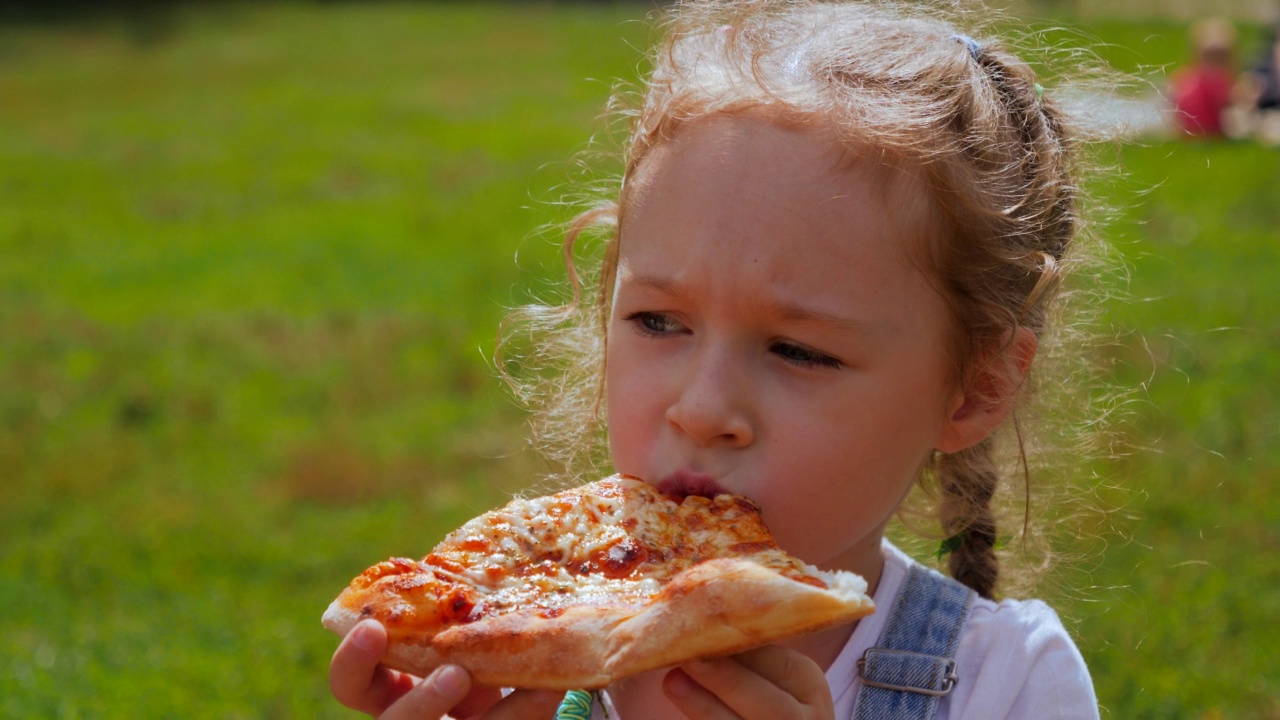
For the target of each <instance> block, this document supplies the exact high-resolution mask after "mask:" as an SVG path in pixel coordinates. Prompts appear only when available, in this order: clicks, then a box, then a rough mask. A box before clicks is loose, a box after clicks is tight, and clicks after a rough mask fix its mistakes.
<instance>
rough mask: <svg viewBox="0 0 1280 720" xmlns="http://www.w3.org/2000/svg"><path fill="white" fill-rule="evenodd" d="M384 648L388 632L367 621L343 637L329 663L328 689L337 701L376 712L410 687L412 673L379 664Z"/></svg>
mask: <svg viewBox="0 0 1280 720" xmlns="http://www.w3.org/2000/svg"><path fill="white" fill-rule="evenodd" d="M386 651H387V631H386V629H385V628H383V627H382V625H381V624H380V623H378V622H375V621H372V620H366V621H365V622H362V623H360V624H358V625H356V626H355V627H354V628H352V629H351V632H349V633H347V636H346V637H345V638H343V639H342V643H341V644H339V645H338V649H337V651H336V652H334V654H333V662H331V663H330V664H329V689H330V690H331V691H332V692H333V696H334V697H335V698H337V699H338V702H340V703H342V704H343V705H346V706H347V707H349V708H352V709H353V710H359V711H360V712H365V713H369V714H370V715H377V714H378V713H380V712H382V711H383V710H384V709H385V708H386V707H387V706H388V705H391V704H392V703H393V702H395V701H396V700H397V699H398V698H399V697H400V696H402V695H404V694H405V693H407V692H408V691H409V690H411V689H412V688H413V684H414V679H413V677H412V676H409V675H404V674H402V673H398V672H394V671H392V670H388V669H386V668H384V667H382V666H381V665H379V664H378V663H379V662H381V661H382V656H383V654H385V653H386Z"/></svg>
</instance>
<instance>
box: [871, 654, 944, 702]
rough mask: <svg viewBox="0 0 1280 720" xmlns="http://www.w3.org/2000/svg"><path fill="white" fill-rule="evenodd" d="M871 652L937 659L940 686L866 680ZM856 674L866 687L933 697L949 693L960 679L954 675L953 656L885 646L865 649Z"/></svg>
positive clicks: (935, 660)
mask: <svg viewBox="0 0 1280 720" xmlns="http://www.w3.org/2000/svg"><path fill="white" fill-rule="evenodd" d="M873 652H874V653H876V654H878V655H902V656H908V657H917V658H929V659H931V660H933V661H934V662H935V663H936V662H937V661H939V660H940V661H942V688H941V689H938V690H934V689H933V688H925V687H918V686H912V685H894V684H893V683H883V682H877V681H875V680H868V679H867V673H866V667H867V656H868V655H870V654H871V653H873ZM858 676H859V677H860V678H862V684H863V685H866V686H868V687H876V688H883V689H885V690H895V691H898V692H912V693H919V694H921V695H931V696H933V697H942V696H944V695H947V694H949V693H950V692H951V689H952V688H954V687H955V686H956V681H957V680H959V679H960V678H959V676H958V675H956V661H955V660H954V659H953V658H943V657H938V656H936V655H924V654H922V653H913V652H908V651H906V650H887V649H885V648H868V649H867V651H866V652H865V653H863V655H862V658H861V659H859V660H858Z"/></svg>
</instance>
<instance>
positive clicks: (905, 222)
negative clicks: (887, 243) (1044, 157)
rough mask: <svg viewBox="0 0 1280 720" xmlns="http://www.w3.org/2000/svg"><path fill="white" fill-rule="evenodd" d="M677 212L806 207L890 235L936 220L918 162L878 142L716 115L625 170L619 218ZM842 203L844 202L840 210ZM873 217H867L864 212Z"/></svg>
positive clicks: (748, 216) (915, 231) (812, 127)
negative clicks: (882, 147) (867, 143)
mask: <svg viewBox="0 0 1280 720" xmlns="http://www.w3.org/2000/svg"><path fill="white" fill-rule="evenodd" d="M672 205H678V206H680V208H681V209H682V210H683V211H684V214H685V215H688V214H690V213H693V214H697V213H698V210H699V206H700V205H701V209H702V210H704V211H705V213H706V214H707V217H708V220H712V221H714V220H715V219H716V218H715V214H716V213H721V214H723V215H724V216H723V217H720V218H719V221H722V222H734V221H741V222H748V221H751V220H756V221H766V222H767V221H768V219H769V217H771V216H773V215H776V214H778V213H784V214H785V213H791V214H797V213H798V214H806V213H807V214H808V216H810V220H811V221H812V222H815V223H819V222H822V221H823V220H827V221H848V220H851V219H855V220H856V218H850V217H849V215H850V212H853V213H854V214H858V213H861V215H862V216H864V217H863V219H864V220H874V221H875V222H876V223H877V224H879V225H881V226H883V227H884V229H886V230H887V231H889V232H891V233H892V234H893V235H895V236H901V237H915V238H921V239H924V238H929V237H932V236H934V235H935V234H937V233H938V232H940V231H942V229H943V228H944V227H945V220H944V216H943V214H942V212H941V209H940V208H939V206H938V203H937V201H936V198H935V197H934V195H933V193H932V192H930V190H929V189H928V185H927V184H926V182H925V181H924V180H923V179H922V177H921V172H920V170H919V168H917V167H914V166H913V165H912V164H910V163H909V162H906V161H903V160H900V159H895V158H892V157H890V156H888V155H887V154H885V153H882V152H880V151H879V150H878V149H877V148H874V147H869V146H865V145H851V144H848V143H843V142H841V141H840V140H839V138H838V136H837V134H836V133H835V132H834V131H833V130H832V129H831V128H830V127H829V126H826V125H824V124H820V123H797V122H774V121H769V120H767V119H763V118H759V117H753V116H746V117H743V116H733V115H722V116H713V117H708V118H703V119H699V120H696V121H693V122H691V123H689V124H687V125H685V126H683V127H681V128H679V130H677V132H676V133H675V134H674V136H673V137H671V138H670V139H668V140H666V141H664V142H663V143H661V144H659V145H657V146H656V147H654V148H652V149H651V150H650V152H649V153H648V155H647V156H646V157H645V158H644V159H643V160H642V161H641V162H640V163H639V164H638V166H637V167H636V168H635V169H634V171H633V172H632V173H631V175H630V176H629V177H628V178H627V179H626V183H625V185H624V188H623V194H622V202H621V208H620V213H619V222H620V225H621V230H622V233H621V234H622V235H623V237H624V245H625V236H626V235H627V232H626V231H627V226H628V224H629V220H630V219H631V216H633V215H635V214H636V213H638V212H645V213H646V214H648V215H652V214H654V211H658V214H659V215H663V216H666V215H669V214H671V213H672V208H671V207H670V206H672ZM842 211H844V212H842ZM869 212H870V213H874V215H875V217H874V218H866V217H865V216H866V215H867V214H868V213H869Z"/></svg>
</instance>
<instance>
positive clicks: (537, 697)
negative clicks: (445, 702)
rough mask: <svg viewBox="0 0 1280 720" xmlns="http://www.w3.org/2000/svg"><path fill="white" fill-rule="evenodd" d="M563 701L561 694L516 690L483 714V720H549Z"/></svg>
mask: <svg viewBox="0 0 1280 720" xmlns="http://www.w3.org/2000/svg"><path fill="white" fill-rule="evenodd" d="M563 699H564V693H563V692H552V691H550V690H516V691H515V692H513V693H511V694H510V695H508V696H506V697H504V698H502V700H501V701H500V702H499V703H498V704H497V705H494V706H493V707H492V708H491V709H490V710H489V712H487V713H485V714H484V720H551V718H553V717H554V716H555V714H556V708H558V707H559V706H560V701H561V700H563ZM464 717H465V716H464Z"/></svg>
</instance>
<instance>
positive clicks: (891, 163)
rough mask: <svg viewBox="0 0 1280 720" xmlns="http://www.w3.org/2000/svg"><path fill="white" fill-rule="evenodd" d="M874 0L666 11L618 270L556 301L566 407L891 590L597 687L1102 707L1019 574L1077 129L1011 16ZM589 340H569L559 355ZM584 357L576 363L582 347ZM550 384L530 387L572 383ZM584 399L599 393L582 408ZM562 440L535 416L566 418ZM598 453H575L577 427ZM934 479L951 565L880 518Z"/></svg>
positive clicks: (728, 704) (734, 710)
mask: <svg viewBox="0 0 1280 720" xmlns="http://www.w3.org/2000/svg"><path fill="white" fill-rule="evenodd" d="M897 12H899V9H897V8H893V7H889V6H886V7H881V6H878V5H861V4H858V5H854V4H850V5H826V4H814V5H805V4H797V3H792V2H764V1H762V2H745V1H739V2H724V3H717V2H699V3H689V4H684V5H681V6H679V7H677V8H676V9H675V10H674V11H673V17H672V19H671V25H670V33H669V37H668V40H667V42H666V44H665V46H663V47H662V48H661V49H660V51H659V52H658V53H657V54H656V55H655V69H654V70H653V73H652V75H651V77H650V78H649V79H648V83H647V90H646V92H645V94H644V96H643V98H642V101H641V102H640V104H639V107H638V109H637V110H636V111H635V113H634V116H633V119H632V132H631V135H630V139H629V142H628V145H627V149H626V169H625V172H624V176H623V178H622V184H621V189H620V192H619V194H618V197H617V198H616V201H615V202H611V203H607V204H605V205H603V206H601V207H598V208H596V209H593V210H591V211H590V212H587V213H585V214H584V215H583V216H581V217H580V219H579V222H578V223H577V224H576V226H575V227H574V229H573V230H572V231H571V233H570V235H569V237H568V239H567V243H566V245H567V251H568V255H569V257H570V258H572V249H573V244H574V242H575V240H576V239H577V236H578V235H579V233H580V232H581V231H582V230H583V229H584V228H585V227H587V226H588V225H591V224H594V223H601V224H603V225H605V226H606V227H607V228H609V230H608V231H607V235H608V237H607V239H606V242H605V249H604V255H603V259H602V263H601V267H600V269H599V273H598V275H597V282H598V285H597V287H596V290H595V293H594V299H593V300H592V301H590V302H585V301H580V298H579V297H578V293H577V275H576V273H575V272H573V266H572V262H571V263H570V276H571V278H572V279H573V280H574V283H575V288H574V289H575V297H574V300H573V302H572V303H570V304H569V305H568V306H566V307H563V308H542V309H534V310H530V311H527V312H526V313H525V315H524V316H523V317H524V319H525V320H531V321H532V322H533V323H534V325H535V326H537V327H541V328H542V329H544V330H549V331H550V332H551V333H552V334H551V339H550V340H548V341H546V342H544V343H542V344H540V345H539V346H538V350H537V351H536V352H539V353H541V354H542V358H543V359H544V360H556V361H558V362H559V364H558V365H557V367H561V368H565V367H568V368H571V369H572V368H578V369H582V370H583V371H584V373H585V377H586V379H587V381H584V379H583V378H582V377H578V376H571V377H567V378H566V377H561V378H558V379H556V380H553V381H552V382H550V383H549V385H548V386H547V387H549V388H550V390H551V392H550V395H549V397H550V404H549V406H548V408H547V412H546V413H544V415H543V417H544V418H546V420H545V421H544V422H543V423H542V425H541V429H542V430H544V431H546V432H548V433H552V434H555V433H560V437H561V438H562V439H565V438H567V439H568V440H569V441H570V442H569V443H568V445H569V447H571V448H575V449H578V450H579V452H581V448H584V447H585V448H589V447H590V445H591V441H592V438H593V437H595V436H596V433H597V431H598V430H599V428H600V426H601V425H604V427H605V429H606V430H607V437H608V449H609V453H610V458H611V464H612V466H613V468H615V469H616V470H617V471H619V472H623V473H627V474H631V475H635V476H637V477H640V478H642V479H644V480H646V481H648V482H651V483H654V484H656V485H658V486H659V487H661V488H662V489H663V490H665V491H668V492H672V493H677V494H712V493H716V492H722V491H725V492H733V493H738V494H742V495H747V496H749V497H751V498H753V499H755V500H756V501H757V502H758V503H759V505H760V506H761V508H762V509H763V512H764V518H765V521H766V522H767V523H768V525H769V526H770V528H771V529H772V530H773V532H774V534H775V535H776V537H777V539H778V541H779V543H780V544H781V546H782V547H783V548H785V549H786V550H788V551H790V552H791V553H793V554H795V555H797V556H799V557H801V558H803V559H805V560H806V561H808V562H810V563H813V564H815V565H817V566H819V567H823V568H842V569H846V570H851V571H854V572H857V573H859V574H860V575H862V576H863V577H865V578H866V579H867V581H868V584H869V586H870V587H871V588H872V592H873V593H874V597H875V600H876V604H877V607H878V608H879V609H878V610H877V612H876V613H875V614H874V615H872V616H871V617H870V618H867V619H864V620H863V621H861V622H859V623H857V624H856V626H846V627H839V628H835V629H832V630H829V631H824V632H821V633H817V634H814V635H811V636H806V637H802V638H797V639H794V640H792V641H790V642H786V643H783V644H782V645H779V646H771V647H765V648H761V649H758V650H755V651H752V652H747V653H744V654H741V655H738V656H736V657H733V658H724V659H715V660H707V661H702V662H695V663H691V664H689V665H687V666H684V667H680V668H674V669H667V670H664V671H660V672H653V673H648V674H645V675H641V676H638V677H634V678H630V679H628V680H626V681H624V682H621V683H618V684H617V685H616V686H614V687H611V688H609V689H608V690H607V691H605V692H604V693H602V694H600V696H599V700H600V703H598V704H597V705H596V707H595V712H596V714H597V716H598V717H603V716H605V714H607V716H608V717H610V718H621V719H622V720H633V719H638V718H646V719H652V718H679V717H689V718H733V717H739V718H761V719H765V718H832V717H836V718H842V719H843V718H851V717H858V718H883V717H904V718H907V717H910V718H926V717H938V718H962V717H964V718H983V719H984V720H986V719H990V718H1004V717H1009V718H1060V717H1071V718H1076V717H1096V716H1097V704H1096V700H1095V698H1094V694H1093V689H1092V685H1091V682H1090V679H1089V675H1088V672H1087V670H1086V668H1085V666H1084V662H1083V660H1082V658H1081V656H1080V653H1079V652H1078V651H1077V649H1076V647H1075V646H1074V644H1073V643H1072V641H1071V639H1070V638H1069V637H1068V635H1067V633H1066V631H1065V630H1064V629H1063V626H1062V624H1061V623H1060V622H1059V621H1058V618H1057V616H1056V615H1055V614H1054V612H1053V611H1052V610H1050V609H1049V608H1048V607H1047V606H1046V605H1044V604H1043V603H1040V602H1034V601H1033V602H1018V601H1012V600H1005V601H1003V602H996V601H995V600H994V599H993V598H994V595H995V592H996V586H997V580H998V578H999V575H998V565H997V556H996V553H995V546H996V541H997V529H996V520H995V512H994V509H993V502H994V500H993V498H995V499H998V498H997V489H998V486H999V484H1000V481H1001V471H1000V467H1001V465H1000V463H998V462H997V460H996V445H995V444H994V443H995V438H996V437H997V435H999V434H1000V433H998V431H999V430H1001V429H1002V428H1004V427H1005V426H1013V427H1011V428H1010V429H1011V430H1012V431H1013V433H1014V434H1015V440H1016V441H1017V442H1016V443H1015V444H1014V445H1015V446H1016V448H1015V454H1016V455H1019V456H1020V459H1021V461H1022V463H1023V464H1024V468H1025V463H1026V458H1025V454H1023V453H1022V451H1021V447H1022V435H1021V432H1020V431H1019V430H1018V428H1017V426H1016V425H1015V424H1014V423H1013V422H1012V421H1011V417H1013V411H1014V409H1015V407H1017V406H1018V405H1019V403H1020V401H1021V400H1022V399H1023V398H1024V397H1025V396H1026V394H1027V387H1028V385H1027V379H1028V376H1029V373H1030V370H1031V367H1032V364H1033V360H1034V359H1035V357H1036V356H1037V352H1038V351H1039V350H1040V349H1041V346H1042V345H1043V344H1045V343H1046V341H1047V340H1049V339H1050V337H1051V336H1049V335H1047V334H1046V332H1047V329H1048V328H1047V322H1048V320H1049V318H1050V316H1051V315H1052V314H1053V313H1054V311H1055V308H1056V307H1057V305H1058V303H1056V302H1055V298H1056V296H1057V293H1056V290H1057V288H1058V287H1059V284H1060V280H1061V279H1062V276H1063V273H1064V271H1065V269H1066V268H1068V267H1070V265H1071V260H1070V259H1069V258H1070V257H1071V254H1070V253H1071V251H1072V250H1073V244H1074V240H1075V239H1076V236H1077V234H1078V232H1079V228H1080V220H1079V218H1078V216H1077V207H1078V181H1077V178H1076V177H1075V170H1074V165H1073V160H1072V155H1073V145H1074V143H1075V141H1074V139H1073V135H1072V134H1071V132H1069V130H1068V128H1067V123H1066V120H1065V118H1064V116H1063V114H1062V113H1061V112H1060V111H1059V109H1058V108H1057V106H1056V105H1055V104H1054V103H1053V102H1052V101H1051V100H1050V99H1048V98H1045V97H1043V93H1042V90H1041V88H1040V87H1039V86H1038V85H1037V84H1036V82H1035V78H1034V76H1033V73H1032V72H1031V70H1030V69H1029V68H1028V67H1027V66H1026V65H1024V64H1023V63H1021V62H1020V61H1018V60H1017V59H1016V58H1015V57H1013V56H1012V55H1010V54H1009V53H1008V52H1006V51H1005V50H1003V49H1001V47H1000V46H999V45H997V44H994V43H990V42H982V41H978V40H974V39H972V38H970V37H969V36H967V35H963V34H960V33H959V32H957V31H956V30H955V29H953V28H952V27H951V26H950V25H948V24H946V23H944V22H942V21H941V20H938V19H935V18H933V17H931V16H928V15H917V16H910V17H902V16H900V15H898V14H896V13H897ZM565 351H568V355H569V356H570V359H569V360H566V359H565ZM574 358H576V361H573V359H574ZM544 390H546V388H542V389H541V390H535V391H531V394H530V395H529V397H542V398H547V397H548V394H547V393H546V392H544ZM574 418H585V419H584V420H583V421H582V422H578V423H574V422H572V420H573V419H574ZM545 440H546V438H545V437H544V438H542V439H541V440H540V443H539V444H544V443H545ZM579 457H580V455H579ZM917 483H923V484H925V485H926V487H927V488H931V489H932V490H933V495H934V496H935V497H936V506H937V513H938V515H937V517H938V519H939V522H940V525H941V530H942V535H941V536H942V537H945V538H947V540H945V541H944V543H943V547H942V551H943V552H946V553H947V554H949V569H950V574H951V576H952V578H954V580H952V579H945V578H943V577H942V576H941V575H939V574H937V573H934V572H932V571H926V570H924V569H923V567H922V566H920V565H918V564H916V563H914V562H913V561H912V560H910V559H909V558H908V557H907V556H906V555H905V554H904V553H902V552H901V551H899V550H898V549H897V548H896V547H894V546H893V545H892V544H890V543H889V542H887V541H886V540H885V538H884V534H885V528H886V526H887V525H888V524H889V522H890V520H891V519H892V518H893V517H894V516H895V514H897V513H898V512H899V509H900V506H902V504H903V502H904V500H905V499H906V497H907V495H908V492H909V491H910V490H911V488H912V487H913V486H915V485H916V484H917ZM385 647H386V635H385V632H384V631H383V630H382V628H381V627H379V626H378V625H376V624H375V623H365V624H362V625H360V626H358V627H357V628H356V629H355V630H353V631H352V632H351V633H350V634H349V635H348V637H347V638H346V639H345V640H344V641H343V643H342V645H341V647H340V648H339V650H338V652H337V654H336V655H335V656H334V660H333V664H332V667H331V685H332V688H333V691H334V694H335V695H336V696H337V697H338V699H339V700H341V701H342V702H343V703H345V704H347V705H349V706H351V707H353V708H357V709H360V710H363V711H366V712H370V713H373V714H380V715H381V717H383V718H410V717H427V718H438V717H441V716H442V715H444V714H445V713H449V714H451V715H453V716H455V717H471V716H478V715H483V716H484V717H486V718H509V717H510V718H514V717H548V716H550V714H551V713H552V712H553V710H554V708H555V707H556V703H557V702H558V701H559V698H558V697H556V696H555V695H554V694H547V693H533V692H524V691H517V692H513V693H510V694H508V695H507V696H506V697H505V698H501V699H500V696H499V695H498V694H497V693H495V692H486V691H480V690H477V691H475V692H472V691H471V687H470V681H469V678H468V676H467V673H466V672H465V670H463V669H461V668H457V667H443V668H440V669H438V670H437V671H436V672H434V673H433V674H432V675H431V676H430V677H428V678H426V679H425V680H424V681H417V680H416V679H414V678H409V677H406V676H403V675H400V674H397V673H393V672H390V671H387V670H385V669H382V668H380V667H378V665H377V663H378V660H379V658H380V657H381V654H382V652H383V651H384V650H385Z"/></svg>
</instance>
